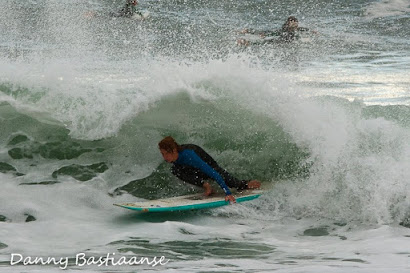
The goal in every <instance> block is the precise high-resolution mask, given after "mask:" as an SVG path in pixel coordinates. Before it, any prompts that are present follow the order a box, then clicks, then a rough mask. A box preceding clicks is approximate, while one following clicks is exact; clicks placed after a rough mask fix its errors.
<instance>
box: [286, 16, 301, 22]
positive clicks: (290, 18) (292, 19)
mask: <svg viewBox="0 0 410 273" xmlns="http://www.w3.org/2000/svg"><path fill="white" fill-rule="evenodd" d="M290 21H295V22H297V21H298V19H297V18H296V17H295V16H289V17H288V19H287V20H286V22H290Z"/></svg>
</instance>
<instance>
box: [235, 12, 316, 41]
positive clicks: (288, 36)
mask: <svg viewBox="0 0 410 273" xmlns="http://www.w3.org/2000/svg"><path fill="white" fill-rule="evenodd" d="M308 31H310V32H312V33H315V34H316V33H317V32H316V31H312V30H310V29H308V28H305V27H299V22H298V19H297V18H296V17H295V16H289V17H288V19H287V20H286V22H285V23H284V24H283V26H282V28H280V29H278V30H274V31H271V30H267V31H257V30H253V29H244V30H242V31H241V32H240V33H241V34H246V33H250V34H257V35H259V36H260V37H261V38H266V37H278V38H279V40H280V41H282V42H292V41H294V40H297V39H299V38H300V32H308ZM271 41H275V40H261V41H257V42H251V41H248V40H245V39H239V40H238V41H237V43H238V44H239V45H250V44H265V43H268V42H271Z"/></svg>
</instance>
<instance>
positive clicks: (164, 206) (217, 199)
mask: <svg viewBox="0 0 410 273" xmlns="http://www.w3.org/2000/svg"><path fill="white" fill-rule="evenodd" d="M263 192H264V191H263V190H244V191H242V192H237V193H235V194H234V196H235V199H236V202H237V203H241V202H245V201H250V200H253V199H256V198H258V197H260V196H261V194H262V193H263ZM229 204H230V203H229V202H228V201H225V195H224V194H222V193H220V194H213V195H211V196H205V195H204V194H203V193H198V194H191V195H183V196H177V197H171V198H164V199H158V200H148V201H142V202H135V203H121V204H114V205H115V206H119V207H122V208H126V209H130V210H136V211H141V212H166V211H168V212H170V211H183V210H198V209H210V208H216V207H222V206H226V205H229Z"/></svg>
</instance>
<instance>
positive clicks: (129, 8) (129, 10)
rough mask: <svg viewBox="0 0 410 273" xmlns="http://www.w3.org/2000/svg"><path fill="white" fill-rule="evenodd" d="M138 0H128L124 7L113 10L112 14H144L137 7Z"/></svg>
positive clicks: (119, 15)
mask: <svg viewBox="0 0 410 273" xmlns="http://www.w3.org/2000/svg"><path fill="white" fill-rule="evenodd" d="M137 5H138V1H137V0H126V2H125V5H124V7H122V8H121V9H120V10H119V11H117V12H112V13H111V16H113V17H128V18H129V17H132V16H133V15H134V14H139V15H140V16H142V13H141V12H140V11H139V10H138V9H137Z"/></svg>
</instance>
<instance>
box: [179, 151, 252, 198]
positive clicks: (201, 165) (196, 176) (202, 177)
mask: <svg viewBox="0 0 410 273" xmlns="http://www.w3.org/2000/svg"><path fill="white" fill-rule="evenodd" d="M181 148H182V149H181V150H180V151H178V159H177V160H176V161H175V162H173V166H172V169H171V170H172V173H173V174H174V175H175V176H176V177H178V178H179V179H181V180H182V181H184V182H187V183H190V184H193V185H196V186H202V185H203V184H204V182H205V181H206V180H210V179H213V180H215V181H216V182H217V183H218V184H219V185H220V186H221V188H222V189H223V190H224V191H225V193H226V194H231V193H230V191H229V189H227V187H226V186H228V187H230V188H236V189H237V190H243V189H246V188H247V187H248V183H247V182H248V181H245V180H239V179H237V178H235V177H234V176H232V175H231V174H230V173H228V172H227V171H226V170H225V169H223V168H221V167H220V166H219V165H218V164H217V163H216V161H215V160H214V159H213V158H212V157H211V156H210V155H209V154H207V153H206V152H205V151H204V150H203V149H202V148H201V147H199V146H197V145H194V144H185V145H181Z"/></svg>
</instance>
